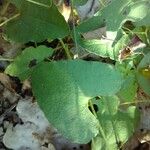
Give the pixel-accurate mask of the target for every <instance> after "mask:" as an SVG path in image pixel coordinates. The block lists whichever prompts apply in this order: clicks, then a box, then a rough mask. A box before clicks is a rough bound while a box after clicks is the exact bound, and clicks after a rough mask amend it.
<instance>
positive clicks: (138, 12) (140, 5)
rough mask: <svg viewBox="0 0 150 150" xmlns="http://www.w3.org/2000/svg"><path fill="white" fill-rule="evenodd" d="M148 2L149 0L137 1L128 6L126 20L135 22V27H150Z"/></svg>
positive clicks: (149, 5)
mask: <svg viewBox="0 0 150 150" xmlns="http://www.w3.org/2000/svg"><path fill="white" fill-rule="evenodd" d="M149 8H150V2H149V0H145V1H137V2H134V3H133V4H132V5H131V6H130V12H129V14H128V17H127V18H128V19H129V20H132V21H133V22H135V23H134V24H135V26H143V25H150V19H149V18H150V9H149Z"/></svg>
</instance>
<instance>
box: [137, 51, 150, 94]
mask: <svg viewBox="0 0 150 150" xmlns="http://www.w3.org/2000/svg"><path fill="white" fill-rule="evenodd" d="M137 69H138V71H137V79H138V83H139V85H140V87H141V88H142V89H143V90H144V92H145V93H147V94H148V95H150V52H149V53H148V54H146V55H145V56H144V58H143V59H142V60H141V62H140V64H139V65H138V68H137Z"/></svg>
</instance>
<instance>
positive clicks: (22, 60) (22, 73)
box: [5, 46, 53, 80]
mask: <svg viewBox="0 0 150 150" xmlns="http://www.w3.org/2000/svg"><path fill="white" fill-rule="evenodd" d="M52 53H53V50H52V49H51V48H47V47H45V46H39V47H37V48H33V47H29V48H26V49H25V50H24V51H23V52H22V53H21V55H19V56H18V57H16V58H15V60H14V62H12V63H11V64H10V65H9V66H8V67H7V68H6V70H5V73H7V74H9V75H11V76H17V77H19V78H20V79H21V80H24V79H26V78H28V77H29V75H30V73H31V71H32V67H33V66H34V65H36V64H38V63H39V62H41V61H43V60H44V59H45V58H47V57H48V56H51V55H52Z"/></svg>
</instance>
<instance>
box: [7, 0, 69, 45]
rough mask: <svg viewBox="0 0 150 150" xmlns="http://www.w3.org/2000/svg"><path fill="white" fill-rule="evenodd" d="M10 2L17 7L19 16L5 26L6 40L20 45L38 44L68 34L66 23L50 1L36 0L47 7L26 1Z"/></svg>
mask: <svg viewBox="0 0 150 150" xmlns="http://www.w3.org/2000/svg"><path fill="white" fill-rule="evenodd" d="M12 2H13V3H14V4H16V6H18V8H19V12H20V15H19V17H17V18H16V19H13V20H12V21H10V22H8V24H7V25H6V28H5V29H6V35H7V38H8V39H11V40H13V41H16V42H21V43H26V42H29V41H33V42H40V41H43V40H45V39H47V38H51V39H55V38H63V37H64V36H66V35H68V34H69V27H68V25H67V23H66V22H65V20H64V18H63V16H62V15H61V14H60V12H59V11H58V9H57V7H56V6H55V5H54V4H52V3H51V1H49V0H43V1H41V0H36V2H39V3H40V2H41V3H42V4H43V5H46V6H47V7H44V6H41V5H37V4H35V3H31V2H29V1H26V0H17V1H16V0H13V1H12Z"/></svg>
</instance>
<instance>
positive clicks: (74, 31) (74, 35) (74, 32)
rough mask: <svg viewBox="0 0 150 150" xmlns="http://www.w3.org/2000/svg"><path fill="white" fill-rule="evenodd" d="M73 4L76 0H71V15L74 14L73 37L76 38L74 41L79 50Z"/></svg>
mask: <svg viewBox="0 0 150 150" xmlns="http://www.w3.org/2000/svg"><path fill="white" fill-rule="evenodd" d="M73 6H74V2H73V0H71V15H72V25H73V38H74V42H75V49H76V51H77V52H78V43H77V36H76V27H75V20H74V12H73Z"/></svg>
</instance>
